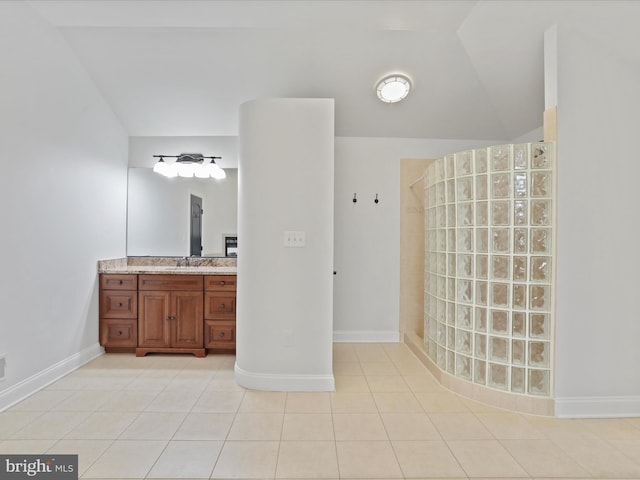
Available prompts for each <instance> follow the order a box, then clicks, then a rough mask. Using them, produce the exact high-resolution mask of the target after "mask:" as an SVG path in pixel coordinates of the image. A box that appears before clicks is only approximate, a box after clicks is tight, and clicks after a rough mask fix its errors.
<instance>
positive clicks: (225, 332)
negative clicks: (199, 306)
mask: <svg viewBox="0 0 640 480" xmlns="http://www.w3.org/2000/svg"><path fill="white" fill-rule="evenodd" d="M236 280H237V277H236V276H235V275H206V276H205V279H204V290H205V292H204V319H205V320H204V336H205V339H204V342H205V347H206V348H207V349H209V350H211V351H222V352H232V351H234V350H235V348H236Z"/></svg>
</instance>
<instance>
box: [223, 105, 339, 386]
mask: <svg viewBox="0 0 640 480" xmlns="http://www.w3.org/2000/svg"><path fill="white" fill-rule="evenodd" d="M239 133H240V135H239V161H238V249H239V251H238V292H237V293H238V299H237V317H236V318H237V339H236V345H237V346H236V352H237V353H236V366H235V372H236V380H237V382H238V383H239V384H240V385H242V386H244V387H247V388H252V389H257V390H281V391H330V390H333V389H334V379H333V371H332V353H333V343H332V336H333V183H334V101H333V100H332V99H285V98H282V99H265V100H254V101H251V102H247V103H245V104H243V105H242V106H241V108H240V131H239ZM296 233H300V234H302V236H303V238H304V240H303V241H302V242H300V241H299V240H296V241H295V242H294V243H295V245H294V246H285V240H286V237H287V236H291V234H294V236H295V234H296ZM296 238H297V239H299V238H300V236H296Z"/></svg>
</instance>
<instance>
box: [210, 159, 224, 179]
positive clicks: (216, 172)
mask: <svg viewBox="0 0 640 480" xmlns="http://www.w3.org/2000/svg"><path fill="white" fill-rule="evenodd" d="M207 171H208V173H209V175H210V176H211V177H212V178H215V179H216V180H221V179H223V178H226V176H227V174H226V173H224V170H223V169H221V168H220V167H219V166H218V165H216V163H215V162H214V161H213V160H211V163H209V164H208V165H207Z"/></svg>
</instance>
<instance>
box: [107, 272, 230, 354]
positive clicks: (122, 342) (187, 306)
mask: <svg viewBox="0 0 640 480" xmlns="http://www.w3.org/2000/svg"><path fill="white" fill-rule="evenodd" d="M236 280H237V277H236V275H151V274H144V275H143V274H139V275H135V274H100V292H99V293H100V298H99V303H100V345H102V346H103V347H104V348H105V351H107V352H135V353H136V355H137V356H144V355H146V354H147V353H152V352H160V353H192V354H194V355H195V356H197V357H204V356H205V355H206V354H207V352H212V353H214V352H220V353H229V352H233V351H235V348H236Z"/></svg>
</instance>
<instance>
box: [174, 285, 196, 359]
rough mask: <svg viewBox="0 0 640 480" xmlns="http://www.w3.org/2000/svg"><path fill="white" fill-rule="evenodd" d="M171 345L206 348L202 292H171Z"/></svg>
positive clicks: (175, 346)
mask: <svg viewBox="0 0 640 480" xmlns="http://www.w3.org/2000/svg"><path fill="white" fill-rule="evenodd" d="M170 323H171V346H172V347H174V348H204V335H203V331H204V320H203V294H202V292H171V322H170Z"/></svg>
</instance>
